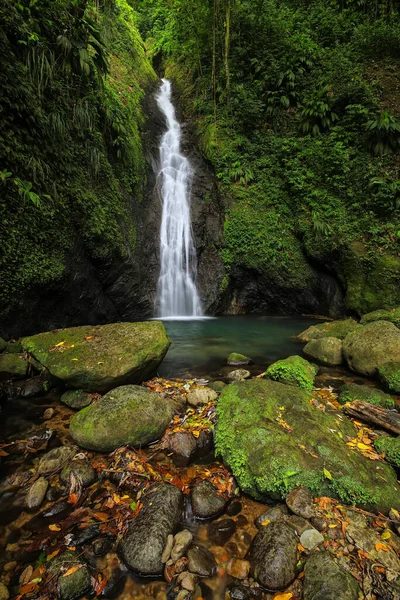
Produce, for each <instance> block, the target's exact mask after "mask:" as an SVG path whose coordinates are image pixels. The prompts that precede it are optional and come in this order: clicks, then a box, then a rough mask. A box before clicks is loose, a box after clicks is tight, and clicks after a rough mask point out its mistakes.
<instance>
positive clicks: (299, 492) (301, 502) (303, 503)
mask: <svg viewBox="0 0 400 600" xmlns="http://www.w3.org/2000/svg"><path fill="white" fill-rule="evenodd" d="M286 504H287V506H288V508H289V509H290V510H291V511H292V513H294V514H295V515H298V516H299V517H303V519H310V518H311V517H312V516H313V515H314V507H313V497H312V496H311V492H310V490H309V489H308V488H306V487H301V486H300V487H296V488H293V489H292V490H291V492H289V494H288V495H287V496H286Z"/></svg>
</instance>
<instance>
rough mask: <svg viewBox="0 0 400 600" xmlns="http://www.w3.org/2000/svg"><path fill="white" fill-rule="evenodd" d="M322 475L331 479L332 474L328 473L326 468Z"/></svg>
mask: <svg viewBox="0 0 400 600" xmlns="http://www.w3.org/2000/svg"><path fill="white" fill-rule="evenodd" d="M324 475H325V477H326V478H327V479H330V480H331V481H332V475H331V474H330V473H329V471H328V469H324Z"/></svg>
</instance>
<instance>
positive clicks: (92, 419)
mask: <svg viewBox="0 0 400 600" xmlns="http://www.w3.org/2000/svg"><path fill="white" fill-rule="evenodd" d="M172 417H173V410H172V408H171V406H170V405H169V403H168V401H167V400H165V399H164V397H163V396H162V395H160V394H158V393H156V392H151V391H150V390H148V389H146V388H144V387H141V386H139V385H123V386H121V387H118V388H116V389H115V390H112V392H108V394H105V396H102V397H101V398H100V399H99V400H97V401H96V402H94V403H93V404H91V405H90V406H87V407H86V408H83V409H82V410H80V411H79V412H78V413H77V414H76V415H75V416H74V417H73V419H72V421H71V424H70V433H71V436H72V438H73V439H74V440H75V441H76V443H77V444H79V446H81V447H83V448H86V449H87V450H97V451H98V452H111V451H112V450H115V449H116V448H118V447H119V446H126V445H127V444H130V445H131V446H136V447H137V446H143V445H145V444H149V443H150V442H154V441H156V440H158V439H159V438H160V437H162V435H163V434H164V432H165V430H166V428H167V427H168V424H169V422H170V421H171V419H172Z"/></svg>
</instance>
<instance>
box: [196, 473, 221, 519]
mask: <svg viewBox="0 0 400 600" xmlns="http://www.w3.org/2000/svg"><path fill="white" fill-rule="evenodd" d="M191 500H192V509H193V514H194V516H195V517H198V518H200V519H211V518H212V517H215V516H216V515H219V514H220V513H221V512H222V511H223V510H224V508H225V506H226V500H225V499H224V498H222V496H220V495H219V494H218V491H217V489H216V488H215V487H214V486H213V485H212V483H210V482H209V481H206V480H205V481H201V482H200V483H196V485H195V486H194V487H193V489H192V493H191Z"/></svg>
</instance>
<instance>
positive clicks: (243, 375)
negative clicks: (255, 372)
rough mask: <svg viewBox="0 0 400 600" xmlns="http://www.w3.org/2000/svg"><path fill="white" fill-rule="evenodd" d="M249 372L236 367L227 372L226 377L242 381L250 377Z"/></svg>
mask: <svg viewBox="0 0 400 600" xmlns="http://www.w3.org/2000/svg"><path fill="white" fill-rule="evenodd" d="M250 377H251V373H250V371H247V370H246V369H236V370H235V371H231V372H230V373H228V379H230V380H231V381H243V380H244V379H250Z"/></svg>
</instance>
